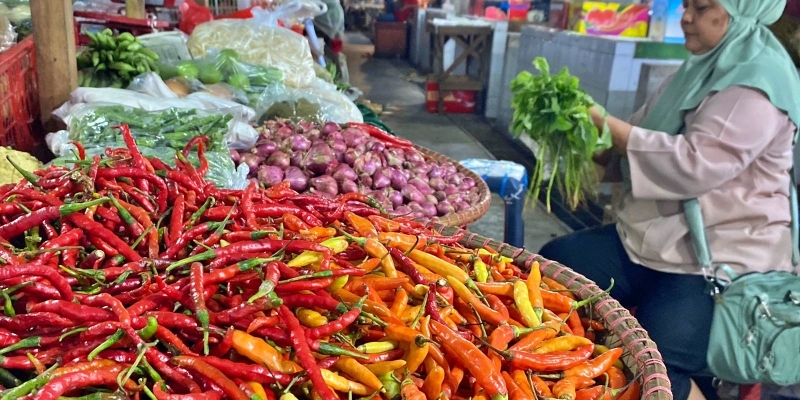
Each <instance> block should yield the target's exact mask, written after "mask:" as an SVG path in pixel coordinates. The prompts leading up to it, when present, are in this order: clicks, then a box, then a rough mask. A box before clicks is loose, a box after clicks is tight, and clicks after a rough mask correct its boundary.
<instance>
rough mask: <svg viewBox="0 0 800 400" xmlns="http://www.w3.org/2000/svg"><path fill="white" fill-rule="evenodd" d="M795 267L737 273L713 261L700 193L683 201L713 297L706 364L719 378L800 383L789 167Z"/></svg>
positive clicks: (798, 281)
mask: <svg viewBox="0 0 800 400" xmlns="http://www.w3.org/2000/svg"><path fill="white" fill-rule="evenodd" d="M791 175H792V179H791V188H790V189H789V190H790V191H789V199H790V204H791V213H792V222H791V231H792V243H793V244H794V245H795V246H793V249H792V264H793V265H794V266H795V268H794V271H793V272H791V273H790V272H784V271H772V272H767V273H748V274H744V275H740V276H737V275H736V274H735V273H734V272H733V270H732V269H731V268H730V267H729V266H727V265H724V264H721V265H717V266H712V261H711V260H712V258H711V253H710V250H709V247H708V240H707V238H706V234H705V225H704V224H703V215H702V212H701V210H700V204H699V203H698V202H697V199H689V200H685V201H683V207H684V213H685V214H686V220H687V223H688V225H689V232H690V234H691V237H692V245H693V248H694V252H695V256H696V257H697V260H698V262H699V263H700V266H701V267H702V268H703V274H704V275H705V278H706V280H707V281H708V282H709V284H710V288H711V295H712V296H713V297H714V299H715V304H714V317H713V320H712V324H711V338H710V341H709V343H708V355H707V357H706V359H707V361H708V367H709V370H710V371H711V373H713V374H714V376H716V377H717V378H718V379H720V380H723V381H727V382H732V383H736V384H754V383H771V384H775V385H779V386H789V385H794V384H798V383H800V277H798V276H797V265H798V264H800V249H798V247H797V245H798V244H800V237H798V232H800V229H799V228H798V205H797V188H796V186H795V182H794V173H793V171H792V172H791Z"/></svg>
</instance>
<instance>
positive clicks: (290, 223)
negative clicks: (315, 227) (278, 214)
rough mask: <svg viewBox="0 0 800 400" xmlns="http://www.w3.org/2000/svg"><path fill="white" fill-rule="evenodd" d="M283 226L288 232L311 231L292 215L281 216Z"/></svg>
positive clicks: (298, 218)
mask: <svg viewBox="0 0 800 400" xmlns="http://www.w3.org/2000/svg"><path fill="white" fill-rule="evenodd" d="M283 225H284V226H285V227H286V228H287V229H289V230H290V231H295V232H298V233H299V232H301V231H306V230H309V229H311V227H310V226H308V224H306V223H305V222H304V221H303V220H302V219H300V217H298V216H296V215H294V214H284V215H283Z"/></svg>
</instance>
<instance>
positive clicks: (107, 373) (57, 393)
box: [36, 364, 125, 400]
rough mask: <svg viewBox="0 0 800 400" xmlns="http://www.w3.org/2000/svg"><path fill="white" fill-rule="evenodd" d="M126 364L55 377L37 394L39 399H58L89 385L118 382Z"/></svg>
mask: <svg viewBox="0 0 800 400" xmlns="http://www.w3.org/2000/svg"><path fill="white" fill-rule="evenodd" d="M124 368H125V366H124V365H119V364H118V365H112V366H108V367H103V368H98V369H94V370H88V371H78V372H73V373H70V374H64V375H61V376H59V377H56V378H53V379H52V380H50V382H47V384H46V385H44V387H42V388H41V390H39V392H38V393H37V394H36V399H38V400H58V398H59V397H61V396H62V395H64V394H66V393H69V392H70V391H74V390H77V389H81V388H85V387H89V386H111V385H116V384H117V376H118V375H119V373H120V372H121V371H122V370H123V369H124Z"/></svg>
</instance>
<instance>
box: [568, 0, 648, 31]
mask: <svg viewBox="0 0 800 400" xmlns="http://www.w3.org/2000/svg"><path fill="white" fill-rule="evenodd" d="M649 14H650V7H648V6H647V5H644V4H620V3H605V2H599V1H586V2H584V3H583V6H582V7H581V18H580V21H578V24H577V27H576V30H577V31H578V32H580V33H586V34H590V35H606V36H624V37H639V38H644V37H647V30H648V28H649V22H650V15H649Z"/></svg>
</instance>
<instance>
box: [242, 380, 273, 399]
mask: <svg viewBox="0 0 800 400" xmlns="http://www.w3.org/2000/svg"><path fill="white" fill-rule="evenodd" d="M247 386H250V389H252V390H253V393H255V394H256V395H257V396H258V397H260V398H262V399H264V400H267V399H268V398H269V397H267V391H266V390H264V386H262V385H261V384H260V383H258V382H247Z"/></svg>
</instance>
